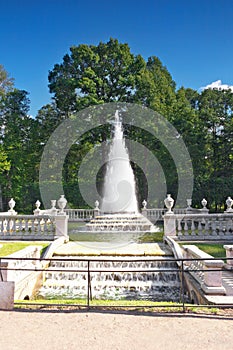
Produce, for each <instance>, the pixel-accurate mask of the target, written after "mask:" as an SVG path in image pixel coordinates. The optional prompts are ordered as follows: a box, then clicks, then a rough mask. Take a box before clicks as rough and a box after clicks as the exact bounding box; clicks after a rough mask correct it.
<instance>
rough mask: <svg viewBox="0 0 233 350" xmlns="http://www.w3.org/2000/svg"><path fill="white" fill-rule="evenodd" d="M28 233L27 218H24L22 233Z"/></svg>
mask: <svg viewBox="0 0 233 350" xmlns="http://www.w3.org/2000/svg"><path fill="white" fill-rule="evenodd" d="M28 233H29V227H28V219H25V220H24V234H25V235H28Z"/></svg>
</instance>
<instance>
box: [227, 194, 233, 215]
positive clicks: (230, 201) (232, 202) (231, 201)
mask: <svg viewBox="0 0 233 350" xmlns="http://www.w3.org/2000/svg"><path fill="white" fill-rule="evenodd" d="M226 205H227V209H226V213H233V209H232V205H233V199H232V198H231V197H227V200H226Z"/></svg>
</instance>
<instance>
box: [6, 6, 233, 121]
mask: <svg viewBox="0 0 233 350" xmlns="http://www.w3.org/2000/svg"><path fill="white" fill-rule="evenodd" d="M110 37H113V38H117V39H118V40H119V41H120V42H125V43H128V44H129V46H130V48H131V51H132V52H133V53H134V54H141V55H142V56H143V57H144V58H145V59H147V58H148V57H149V56H152V55H155V56H158V57H159V58H160V59H161V61H162V63H163V64H164V65H165V66H166V67H167V69H168V71H169V72H170V73H171V75H172V77H173V79H174V80H175V82H176V83H177V87H180V86H184V87H191V88H193V89H199V88H200V87H203V86H206V85H208V84H211V83H212V82H215V81H217V80H221V81H222V84H228V85H231V86H232V85H233V1H232V0H221V1H220V0H144V1H142V0H140V1H139V0H119V1H117V0H115V1H113V0H112V1H110V0H98V1H97V0H96V1H94V0H86V1H85V0H82V1H81V0H18V1H17V0H0V64H2V65H3V66H4V68H5V69H6V70H7V71H8V72H9V74H10V76H11V77H13V78H14V79H15V86H16V87H17V88H19V89H24V90H26V91H28V92H29V93H30V95H29V98H30V100H31V114H32V115H33V116H35V115H36V113H37V110H38V109H40V108H41V107H42V106H43V105H45V104H46V103H48V102H50V98H51V95H50V94H49V92H48V72H49V70H52V69H53V66H54V64H56V63H60V62H62V58H63V56H64V55H65V54H66V53H68V52H69V48H70V47H71V46H73V45H79V44H81V43H85V44H94V45H97V44H98V43H99V42H100V41H103V42H106V41H108V40H109V38H110ZM218 84H219V83H218ZM220 84H221V83H220Z"/></svg>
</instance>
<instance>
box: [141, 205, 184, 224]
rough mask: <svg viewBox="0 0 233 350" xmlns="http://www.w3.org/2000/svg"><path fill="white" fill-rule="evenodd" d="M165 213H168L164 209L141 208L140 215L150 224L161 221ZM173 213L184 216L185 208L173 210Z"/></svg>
mask: <svg viewBox="0 0 233 350" xmlns="http://www.w3.org/2000/svg"><path fill="white" fill-rule="evenodd" d="M167 211H168V209H166V208H154V209H153V208H152V209H147V208H143V209H142V215H144V216H145V217H146V218H147V219H149V220H150V221H151V222H153V223H155V222H156V221H158V220H162V219H163V215H165V214H166V212H167ZM174 213H176V214H185V213H186V209H185V208H175V209H174Z"/></svg>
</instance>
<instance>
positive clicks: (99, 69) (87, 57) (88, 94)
mask: <svg viewBox="0 0 233 350" xmlns="http://www.w3.org/2000/svg"><path fill="white" fill-rule="evenodd" d="M70 51H71V54H70V55H68V54H66V55H65V56H64V58H63V63H62V64H56V65H55V66H54V68H53V70H52V71H50V73H49V89H50V92H51V93H53V94H54V100H55V101H56V104H57V106H58V108H59V109H60V111H61V113H64V114H65V115H66V116H69V115H70V113H72V112H75V111H79V110H80V109H83V108H85V107H88V106H90V105H95V104H100V103H105V102H113V101H128V102H129V101H131V100H132V96H133V95H134V93H135V92H134V88H135V79H136V77H137V74H138V73H139V72H140V70H141V69H142V67H144V66H145V62H144V60H143V58H142V57H141V56H140V55H138V56H135V55H133V54H132V53H131V52H130V48H129V46H128V45H127V44H121V43H119V42H118V40H116V39H110V40H109V41H108V42H107V43H106V44H105V43H102V42H100V43H99V45H98V46H94V45H89V46H88V45H79V46H73V47H71V49H70Z"/></svg>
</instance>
